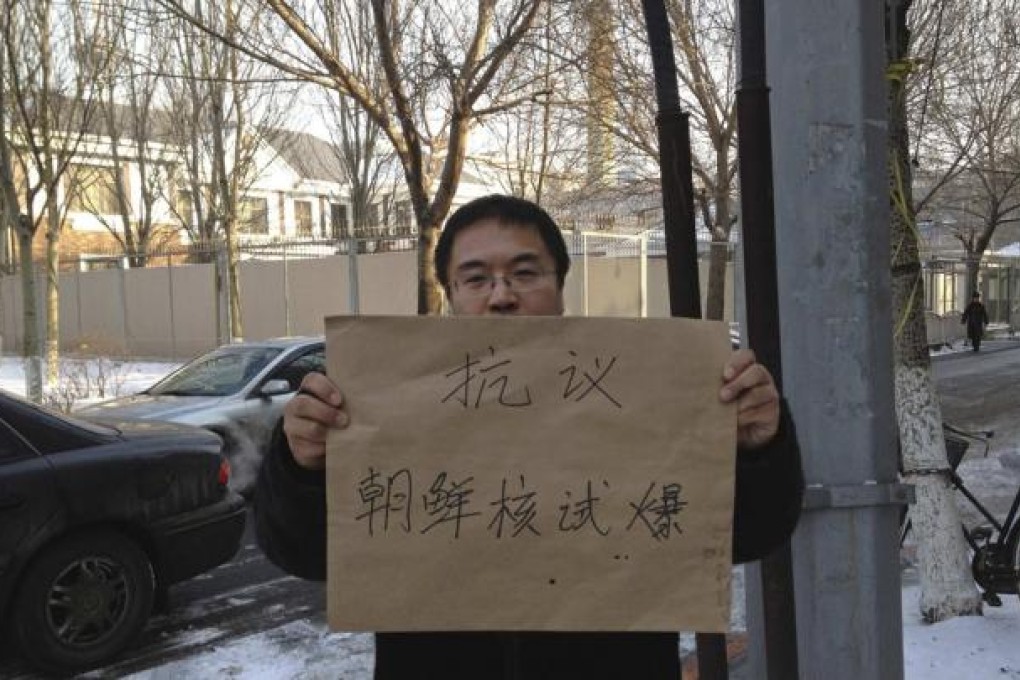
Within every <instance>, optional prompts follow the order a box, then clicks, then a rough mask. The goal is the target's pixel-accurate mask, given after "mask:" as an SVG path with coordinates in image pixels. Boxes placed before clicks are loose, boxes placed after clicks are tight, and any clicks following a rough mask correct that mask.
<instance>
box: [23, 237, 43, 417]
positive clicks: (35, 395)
mask: <svg viewBox="0 0 1020 680" xmlns="http://www.w3.org/2000/svg"><path fill="white" fill-rule="evenodd" d="M18 254H19V256H20V260H21V298H22V305H21V306H22V320H23V321H24V324H25V327H24V334H25V335H24V341H23V343H22V346H21V356H22V359H23V360H24V363H25V394H26V395H27V396H28V398H29V399H31V400H32V401H35V402H39V401H42V348H41V347H40V342H39V308H38V303H37V300H36V296H35V267H34V264H35V263H34V262H33V261H32V230H30V229H24V228H22V229H19V230H18Z"/></svg>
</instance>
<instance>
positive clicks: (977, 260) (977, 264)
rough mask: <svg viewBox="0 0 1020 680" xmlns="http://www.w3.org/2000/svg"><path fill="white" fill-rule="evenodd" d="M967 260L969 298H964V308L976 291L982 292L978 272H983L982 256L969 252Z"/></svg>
mask: <svg viewBox="0 0 1020 680" xmlns="http://www.w3.org/2000/svg"><path fill="white" fill-rule="evenodd" d="M966 258H967V297H966V298H964V301H963V306H965V307H966V306H967V303H968V302H970V296H971V295H973V294H974V291H976V290H977V291H980V290H981V289H980V288H978V272H979V271H980V270H981V255H980V254H979V253H975V252H968V253H967V254H966Z"/></svg>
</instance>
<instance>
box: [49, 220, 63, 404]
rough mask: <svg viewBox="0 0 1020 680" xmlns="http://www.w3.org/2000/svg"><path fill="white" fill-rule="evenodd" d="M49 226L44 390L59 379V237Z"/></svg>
mask: <svg viewBox="0 0 1020 680" xmlns="http://www.w3.org/2000/svg"><path fill="white" fill-rule="evenodd" d="M56 219H57V220H59V219H60V218H59V217H57V218H56ZM52 221H53V220H51V222H52ZM50 226H51V229H50V230H49V231H47V233H46V388H47V389H55V388H56V387H57V382H58V381H59V379H60V237H59V234H55V233H53V230H52V224H51V225H50Z"/></svg>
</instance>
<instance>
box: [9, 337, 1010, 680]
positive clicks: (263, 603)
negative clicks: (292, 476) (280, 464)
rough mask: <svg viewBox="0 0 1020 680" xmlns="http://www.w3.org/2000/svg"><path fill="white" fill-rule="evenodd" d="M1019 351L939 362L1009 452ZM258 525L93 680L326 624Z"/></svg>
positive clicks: (313, 597)
mask: <svg viewBox="0 0 1020 680" xmlns="http://www.w3.org/2000/svg"><path fill="white" fill-rule="evenodd" d="M1018 350H1020V342H1016V341H990V342H987V343H985V345H984V346H983V348H982V351H981V352H979V353H973V352H961V353H957V354H949V355H943V356H940V357H937V358H936V359H935V360H934V362H933V368H934V373H935V376H936V381H937V384H938V386H939V392H940V399H941V403H942V408H943V415H944V417H945V419H946V420H947V421H949V422H953V423H955V424H957V425H959V426H961V427H964V428H970V429H994V430H995V431H996V435H995V438H994V439H993V442H994V446H995V447H997V448H998V449H1002V450H1010V451H1015V450H1017V449H1020V444H1018V442H1020V419H1018V418H1016V417H1015V414H1017V413H1020V389H1018V386H1017V376H1020V351H1018ZM975 462H976V463H980V461H975ZM251 527H252V522H251V521H249V523H248V530H247V532H246V535H245V540H244V544H243V547H242V548H241V550H240V552H239V553H238V555H237V557H236V558H235V559H234V560H233V561H232V562H230V563H229V564H226V565H224V566H222V567H220V568H218V569H215V570H213V571H212V572H209V573H208V574H204V575H202V576H199V577H198V578H195V579H192V580H190V581H187V582H185V583H182V584H179V585H177V586H175V587H174V588H172V589H171V592H170V603H169V604H170V606H169V609H168V612H167V613H165V614H157V615H155V616H153V618H152V620H151V622H150V625H149V627H148V628H147V629H146V631H145V632H144V633H143V634H142V636H141V637H140V639H139V640H138V642H137V644H136V645H135V646H134V647H133V648H132V649H131V650H130V651H128V652H127V653H126V654H124V655H123V657H122V658H121V660H120V661H118V663H116V664H114V665H112V666H109V667H106V668H103V669H100V670H98V671H94V672H92V673H89V674H88V677H89V678H102V679H105V678H119V677H122V676H124V675H128V674H131V673H135V672H138V671H141V670H145V669H147V668H153V667H156V666H160V665H162V664H165V663H167V662H169V661H173V660H175V659H181V658H185V657H188V656H190V655H194V654H196V653H198V652H199V651H205V650H208V649H210V648H212V647H214V646H215V645H217V644H221V643H223V642H226V641H228V640H233V639H236V638H240V637H243V636H245V635H249V634H251V633H254V632H258V631H263V630H270V629H274V628H278V627H279V626H282V625H283V624H285V623H288V622H290V621H295V620H298V619H307V618H313V619H318V620H321V618H322V616H323V612H324V592H323V586H322V585H320V584H315V583H307V582H304V581H300V580H298V579H294V578H291V577H288V576H286V575H285V574H283V573H282V572H280V571H279V570H278V569H276V568H275V567H274V566H272V565H271V564H269V563H268V561H267V560H266V559H265V557H264V556H263V555H262V553H261V552H260V551H259V549H258V547H257V546H256V545H255V541H254V537H253V535H252V531H251ZM0 644H2V642H0ZM0 654H3V652H2V651H0ZM35 677H36V676H34V675H33V674H32V673H30V672H29V671H28V670H27V669H26V668H25V666H24V665H23V664H21V663H20V662H18V661H17V660H10V659H5V658H2V657H0V678H11V679H12V680H13V679H14V678H35Z"/></svg>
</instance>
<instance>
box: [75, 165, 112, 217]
mask: <svg viewBox="0 0 1020 680" xmlns="http://www.w3.org/2000/svg"><path fill="white" fill-rule="evenodd" d="M67 197H68V209H69V210H70V211H71V212H83V213H92V214H93V215H117V214H120V208H119V207H118V201H117V176H116V173H115V171H114V169H113V168H110V167H105V166H102V165H71V166H69V167H68V168H67Z"/></svg>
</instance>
